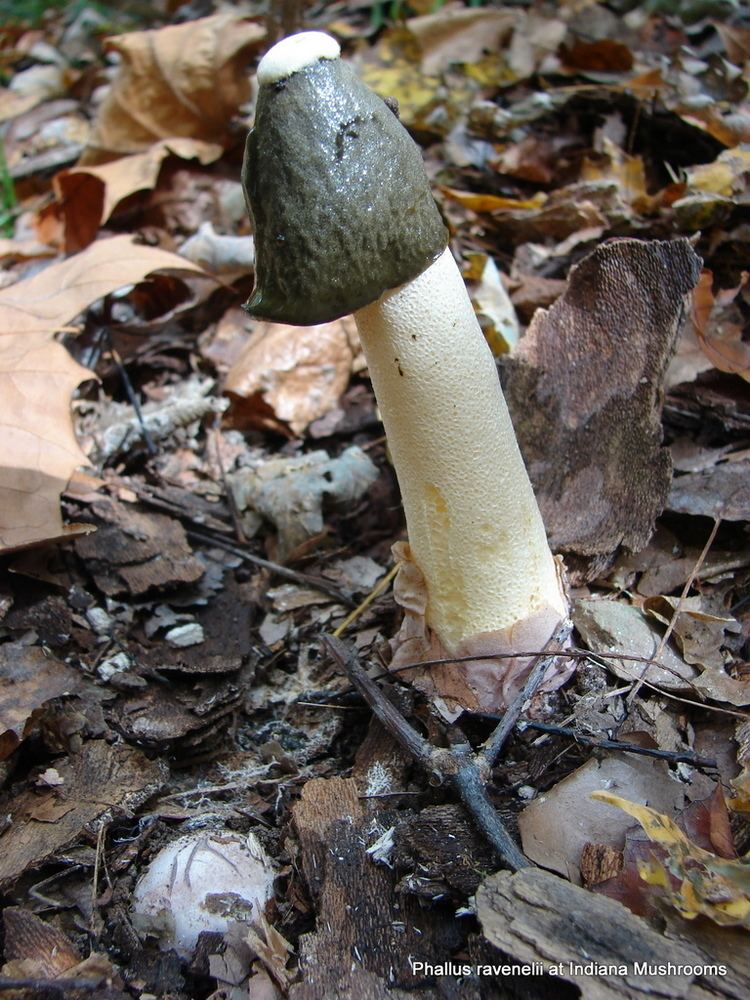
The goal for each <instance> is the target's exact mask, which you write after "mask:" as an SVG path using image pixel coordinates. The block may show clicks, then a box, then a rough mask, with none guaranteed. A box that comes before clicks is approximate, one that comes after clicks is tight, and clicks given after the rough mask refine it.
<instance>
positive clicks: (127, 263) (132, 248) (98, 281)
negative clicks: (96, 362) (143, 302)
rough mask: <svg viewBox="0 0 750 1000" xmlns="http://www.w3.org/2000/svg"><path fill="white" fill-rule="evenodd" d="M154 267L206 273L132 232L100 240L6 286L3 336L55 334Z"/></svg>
mask: <svg viewBox="0 0 750 1000" xmlns="http://www.w3.org/2000/svg"><path fill="white" fill-rule="evenodd" d="M154 271H188V272H191V273H193V274H199V275H203V274H205V272H204V271H202V270H201V268H200V267H198V266H197V265H196V264H191V263H190V261H187V260H184V259H183V258H182V257H178V256H177V255H176V254H173V253H169V252H167V251H166V250H159V249H158V248H157V247H148V246H143V245H141V244H138V243H136V242H135V240H134V238H133V237H132V236H113V237H112V238H111V239H106V240H100V241H99V242H97V243H94V244H93V246H90V247H89V248H88V249H87V250H84V251H83V252H82V253H79V254H76V255H75V256H74V257H70V258H69V259H68V260H64V261H60V262H59V263H55V264H50V265H49V267H46V268H45V269H44V270H43V271H40V272H39V273H38V274H35V275H34V276H33V277H31V278H27V279H26V280H24V281H19V282H16V284H15V285H11V286H10V288H4V289H2V291H0V340H2V337H3V335H5V336H8V335H14V334H26V335H29V334H42V333H43V334H46V335H48V336H51V335H52V334H53V333H55V331H57V330H60V329H61V328H63V327H64V326H65V325H66V324H67V323H70V321H71V320H72V319H74V318H75V317H76V316H78V314H79V313H81V312H82V311H83V310H84V309H86V308H87V307H88V306H90V305H91V303H92V302H96V300H97V299H100V298H102V296H104V295H109V293H110V292H114V291H115V290H116V289H118V288H122V287H123V286H124V285H132V284H137V283H138V282H139V281H143V279H144V278H145V277H146V276H147V275H149V274H152V273H153V272H154ZM86 377H90V376H86ZM79 381H80V379H79Z"/></svg>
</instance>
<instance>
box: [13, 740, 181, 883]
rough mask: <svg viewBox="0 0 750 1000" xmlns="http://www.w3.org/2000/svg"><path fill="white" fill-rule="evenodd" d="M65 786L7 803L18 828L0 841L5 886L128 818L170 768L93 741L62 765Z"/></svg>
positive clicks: (59, 765)
mask: <svg viewBox="0 0 750 1000" xmlns="http://www.w3.org/2000/svg"><path fill="white" fill-rule="evenodd" d="M56 766H57V770H58V771H59V773H60V777H61V778H62V779H63V783H62V785H61V786H60V787H57V788H49V789H46V790H44V791H39V790H38V789H33V788H32V789H29V790H27V791H23V792H21V793H20V794H19V795H16V796H14V797H12V798H11V799H10V800H6V801H5V804H4V808H5V811H6V812H10V813H11V814H12V816H13V822H12V823H11V824H10V825H9V826H8V827H6V828H5V830H4V831H3V833H2V834H1V835H0V886H2V887H3V888H6V887H7V886H8V885H10V884H11V883H12V882H14V881H15V880H16V879H17V878H19V877H20V876H21V875H23V873H24V872H25V871H27V870H28V869H30V868H33V867H35V866H36V865H39V864H41V863H42V862H44V861H46V860H47V859H48V858H51V857H54V854H55V852H56V851H58V850H62V849H64V848H66V847H68V846H69V845H70V844H72V843H74V842H75V841H76V840H77V839H78V837H80V836H81V834H82V833H83V831H84V829H86V828H87V827H88V824H91V823H93V822H94V821H95V820H96V819H97V818H98V817H99V816H102V815H105V814H108V813H109V814H110V815H111V814H112V813H117V814H120V815H122V814H127V813H129V812H130V811H131V810H133V809H136V808H137V807H138V806H139V805H140V804H141V803H142V802H145V801H146V799H147V798H149V796H151V795H153V794H154V793H155V792H156V791H158V789H159V788H160V787H161V785H162V784H163V781H164V776H165V774H166V765H165V764H162V763H161V762H158V761H150V760H148V758H147V757H145V756H144V755H143V754H142V753H141V751H140V750H135V749H133V748H132V747H129V746H126V745H125V744H122V743H121V744H119V745H116V746H110V745H109V744H108V743H107V742H106V741H105V740H89V741H88V742H87V743H85V744H84V746H83V749H82V750H81V752H80V753H78V754H73V755H71V756H70V757H69V758H67V759H65V760H63V761H59V762H58V763H57V765H56Z"/></svg>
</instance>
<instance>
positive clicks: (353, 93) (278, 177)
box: [242, 59, 447, 326]
mask: <svg viewBox="0 0 750 1000" xmlns="http://www.w3.org/2000/svg"><path fill="white" fill-rule="evenodd" d="M242 184H243V188H244V190H245V197H246V200H247V204H248V209H249V211H250V214H251V216H252V219H253V228H254V233H255V290H254V291H253V294H252V296H251V297H250V299H249V301H248V302H247V304H246V305H245V308H246V309H247V310H248V312H250V313H252V314H253V315H254V316H259V317H262V318H264V319H270V320H274V321H276V322H279V323H293V324H296V325H299V326H310V325H312V324H315V323H324V322H328V321H329V320H333V319H336V318H338V317H339V316H344V315H346V313H350V312H353V311H354V310H355V309H359V308H361V307H362V306H365V305H368V304H369V303H370V302H374V301H375V300H376V299H378V298H379V297H380V296H381V295H382V294H383V292H385V291H387V290H388V289H390V288H396V287H397V286H399V285H403V284H405V283H406V282H408V281H411V280H412V278H416V277H417V275H419V274H421V273H422V271H424V270H425V269H426V268H427V267H429V265H430V264H431V263H432V262H433V261H434V260H436V259H437V258H438V257H439V256H440V254H441V253H442V252H443V250H444V249H445V247H446V244H447V231H446V229H445V226H444V224H443V221H442V218H441V216H440V212H439V211H438V208H437V205H436V204H435V201H434V199H433V197H432V193H431V192H430V188H429V184H428V181H427V176H426V174H425V171H424V165H423V163H422V155H421V153H420V150H419V148H418V147H417V145H416V144H415V143H414V141H413V140H412V138H411V137H410V135H409V133H408V132H407V131H406V129H405V128H404V127H403V125H402V124H401V123H400V122H399V120H398V118H397V117H396V115H394V113H393V112H392V111H391V110H390V108H389V107H388V106H387V105H386V103H385V102H384V101H383V100H382V99H381V98H380V97H378V96H377V95H376V94H374V93H373V92H372V91H371V90H369V88H368V87H366V86H365V85H364V84H363V83H362V82H361V80H360V79H359V78H358V77H357V76H356V74H355V73H354V72H353V71H352V70H351V69H350V67H349V66H348V65H347V64H346V63H344V62H342V61H341V59H320V60H318V61H317V62H314V63H312V64H310V65H308V66H306V67H305V68H304V69H301V70H299V71H297V72H295V73H293V74H292V75H291V76H288V77H285V78H284V79H280V80H276V81H275V82H273V83H268V84H263V85H262V86H261V89H260V94H259V97H258V105H257V111H256V116H255V128H254V129H253V130H252V132H250V134H249V135H248V137H247V145H246V147H245V161H244V164H243V168H242Z"/></svg>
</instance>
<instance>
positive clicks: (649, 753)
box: [517, 719, 719, 770]
mask: <svg viewBox="0 0 750 1000" xmlns="http://www.w3.org/2000/svg"><path fill="white" fill-rule="evenodd" d="M517 728H518V731H519V732H521V733H523V732H526V730H527V729H533V730H535V731H538V732H540V733H550V734H551V735H552V736H567V737H569V738H570V739H572V740H575V742H576V743H582V744H583V745H584V746H587V747H598V748H599V749H601V750H621V751H623V752H624V753H635V754H640V755H641V756H642V757H656V758H657V759H658V760H668V761H671V762H672V763H674V764H692V765H693V767H706V768H710V769H713V770H716V768H717V767H718V766H719V765H718V764H717V762H716V761H715V760H711V759H710V758H709V757H699V756H698V754H696V753H693V752H692V751H690V750H685V751H680V750H656V749H653V748H652V747H639V746H637V745H636V744H635V743H626V742H624V741H623V740H597V739H595V738H594V737H593V736H584V735H583V733H579V732H578V731H577V730H576V729H571V728H569V727H568V726H553V725H552V724H550V723H546V722H529V721H527V720H526V719H522V720H521V721H520V722H519V723H518V727H517Z"/></svg>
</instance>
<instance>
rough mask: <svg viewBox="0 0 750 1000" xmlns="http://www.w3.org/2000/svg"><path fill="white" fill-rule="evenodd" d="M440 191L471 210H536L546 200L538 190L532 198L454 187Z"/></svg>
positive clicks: (442, 188) (443, 188) (545, 196)
mask: <svg viewBox="0 0 750 1000" xmlns="http://www.w3.org/2000/svg"><path fill="white" fill-rule="evenodd" d="M440 191H441V192H442V193H443V194H444V195H445V196H446V198H450V199H451V201H455V202H458V204H459V205H463V207H464V208H468V209H470V210H471V211H472V212H524V211H537V210H538V209H540V208H542V206H543V205H544V203H545V202H546V201H547V195H546V194H545V193H544V192H543V191H540V192H539V193H538V194H535V195H534V197H533V198H525V199H520V198H502V197H500V196H499V195H495V194H474V193H473V192H472V191H458V190H456V188H449V187H441V188H440Z"/></svg>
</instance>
